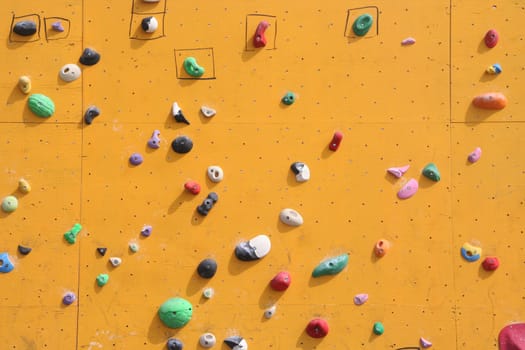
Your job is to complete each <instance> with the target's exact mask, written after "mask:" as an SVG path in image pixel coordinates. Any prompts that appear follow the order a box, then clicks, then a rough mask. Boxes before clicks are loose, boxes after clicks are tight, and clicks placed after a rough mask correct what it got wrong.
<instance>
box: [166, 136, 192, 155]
mask: <svg viewBox="0 0 525 350" xmlns="http://www.w3.org/2000/svg"><path fill="white" fill-rule="evenodd" d="M171 148H172V149H173V150H174V151H175V152H177V153H188V152H189V151H191V149H192V148H193V141H192V140H191V139H190V138H189V137H188V136H179V137H177V138H176V139H175V140H173V142H172V143H171Z"/></svg>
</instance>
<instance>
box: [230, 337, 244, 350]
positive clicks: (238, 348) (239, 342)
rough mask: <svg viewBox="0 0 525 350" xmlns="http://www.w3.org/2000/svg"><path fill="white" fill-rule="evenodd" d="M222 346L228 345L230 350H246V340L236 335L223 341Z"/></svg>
mask: <svg viewBox="0 0 525 350" xmlns="http://www.w3.org/2000/svg"><path fill="white" fill-rule="evenodd" d="M224 344H226V345H228V347H229V348H230V349H232V350H248V344H247V343H246V340H245V339H244V338H243V337H240V336H238V335H234V336H232V337H228V338H226V339H224Z"/></svg>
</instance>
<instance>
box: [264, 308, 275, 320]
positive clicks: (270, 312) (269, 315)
mask: <svg viewBox="0 0 525 350" xmlns="http://www.w3.org/2000/svg"><path fill="white" fill-rule="evenodd" d="M276 309H277V306H275V305H272V306H270V307H269V308H267V309H266V310H264V317H265V318H267V319H270V318H272V317H273V316H274V315H275V310H276Z"/></svg>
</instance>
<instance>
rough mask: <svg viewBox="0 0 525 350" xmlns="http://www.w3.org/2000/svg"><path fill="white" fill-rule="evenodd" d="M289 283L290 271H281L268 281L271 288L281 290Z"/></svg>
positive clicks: (286, 287) (290, 281)
mask: <svg viewBox="0 0 525 350" xmlns="http://www.w3.org/2000/svg"><path fill="white" fill-rule="evenodd" d="M290 283H292V277H291V276H290V273H288V272H287V271H281V272H279V273H278V274H277V275H275V277H274V278H273V279H272V280H271V281H270V287H272V289H273V290H276V291H279V292H282V291H284V290H287V289H288V287H290Z"/></svg>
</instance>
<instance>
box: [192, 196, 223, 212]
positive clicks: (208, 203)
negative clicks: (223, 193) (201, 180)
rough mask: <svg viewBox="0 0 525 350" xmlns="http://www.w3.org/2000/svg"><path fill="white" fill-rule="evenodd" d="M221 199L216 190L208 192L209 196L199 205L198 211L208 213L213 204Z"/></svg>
mask: <svg viewBox="0 0 525 350" xmlns="http://www.w3.org/2000/svg"><path fill="white" fill-rule="evenodd" d="M218 200H219V195H218V194H217V193H215V192H210V193H208V197H206V199H205V200H203V201H202V204H201V205H199V206H198V207H197V212H198V213H199V214H201V215H203V216H206V215H208V213H209V212H210V210H211V208H213V205H214V204H215V203H217V201H218Z"/></svg>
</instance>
